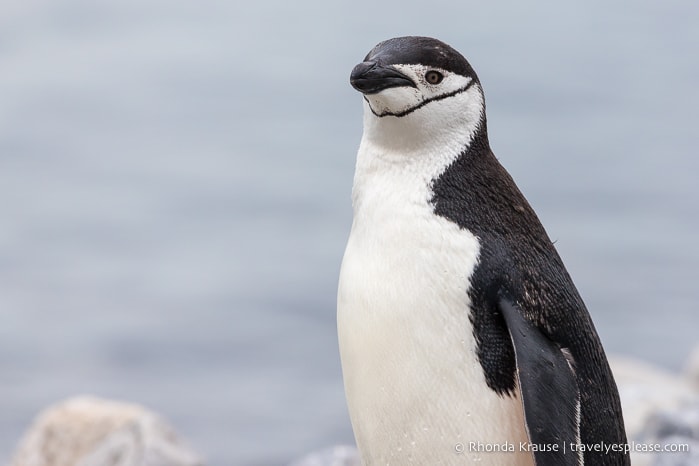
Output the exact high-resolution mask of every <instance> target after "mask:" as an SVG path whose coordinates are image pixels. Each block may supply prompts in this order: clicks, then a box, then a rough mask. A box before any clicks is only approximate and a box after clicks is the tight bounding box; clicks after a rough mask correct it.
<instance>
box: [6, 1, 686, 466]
mask: <svg viewBox="0 0 699 466" xmlns="http://www.w3.org/2000/svg"><path fill="white" fill-rule="evenodd" d="M698 24H699V3H697V2H686V1H666V2H654V1H639V2H633V3H629V2H626V3H625V4H624V5H621V4H617V3H614V2H603V1H601V0H597V1H586V2H583V1H576V2H572V3H571V2H564V3H561V2H554V1H544V2H534V3H532V2H517V1H514V0H511V1H504V2H490V3H488V4H487V5H486V4H485V2H446V1H432V2H416V3H413V4H408V3H407V2H404V1H402V2H399V1H390V2H384V3H383V4H381V5H377V4H376V3H375V2H372V1H368V0H360V1H352V2H336V3H335V4H333V3H332V2H323V1H319V0H300V1H297V2H283V1H270V2H258V3H254V2H224V1H219V2H214V1H204V2H186V1H177V0H175V1H172V0H169V1H164V0H162V1H148V2H142V1H136V0H124V1H120V2H118V3H117V2H112V3H111V4H107V3H106V2H104V3H103V2H91V1H87V0H64V1H60V2H55V1H54V2H50V1H43V0H33V1H25V2H18V1H8V2H4V3H3V5H2V6H0V321H1V322H2V323H1V325H0V368H1V372H0V374H1V375H0V413H1V414H0V461H3V460H4V459H7V458H9V456H10V455H11V452H12V450H13V448H14V446H15V444H16V442H17V441H18V439H19V437H20V435H21V433H22V431H23V430H24V429H25V428H26V427H27V425H28V423H29V421H30V420H31V418H32V416H33V415H34V414H35V413H36V412H37V411H38V410H40V409H41V408H43V407H44V406H46V405H47V404H49V403H52V402H55V401H57V400H60V399H62V398H65V397H67V396H71V395H74V394H79V393H92V394H96V395H100V396H105V397H111V398H116V399H125V400H131V401H135V402H139V403H143V404H145V405H146V406H148V407H151V408H152V409H154V410H156V411H158V412H159V413H161V414H162V415H164V416H165V417H166V418H168V419H169V420H170V421H171V422H172V423H173V424H174V425H175V427H176V429H177V430H179V431H180V432H181V433H182V434H183V435H184V436H185V437H186V438H187V439H189V441H190V442H191V443H192V444H193V446H194V448H195V449H196V450H198V451H200V452H201V453H202V454H203V455H204V456H206V458H207V459H208V460H209V463H210V464H211V465H219V466H223V465H278V464H284V463H285V462H287V461H289V460H291V459H293V458H295V457H297V456H299V455H302V454H303V453H305V452H308V451H310V450H313V449H316V448H320V447H324V446H327V445H330V444H335V443H345V442H351V441H352V435H351V429H350V425H349V421H348V417H347V412H346V408H345V403H344V397H343V392H342V382H341V372H340V365H339V358H338V354H337V342H336V334H335V315H334V312H335V311H334V306H335V304H334V301H335V287H336V280H337V274H338V269H339V264H340V260H341V256H342V252H343V248H344V242H345V240H346V237H347V234H348V231H349V226H350V222H351V209H350V201H349V193H350V189H351V183H352V172H353V164H354V155H355V151H356V147H357V145H358V142H359V137H360V134H361V100H360V97H359V95H358V94H356V93H355V92H354V91H353V90H352V89H351V88H350V86H349V85H348V75H349V71H350V70H351V68H352V67H353V66H354V64H355V63H357V62H359V61H360V60H361V58H362V57H363V56H364V55H365V54H366V52H367V51H368V50H369V49H370V48H371V47H372V46H373V45H374V44H375V43H376V42H378V41H379V40H382V39H385V38H388V37H392V36H397V35H407V34H419V35H431V36H435V37H439V38H441V39H443V40H445V41H446V42H448V43H450V44H452V45H453V46H455V47H456V48H457V49H459V50H461V51H462V52H463V53H464V54H465V55H466V56H467V57H468V58H469V60H470V61H471V63H472V65H473V66H474V68H475V69H476V70H477V72H478V73H479V76H480V78H481V81H482V82H483V84H484V88H485V91H486V99H487V103H488V118H489V130H490V131H489V132H490V136H491V143H492V146H493V148H494V151H495V153H496V154H497V155H498V157H499V158H500V160H501V161H502V163H503V164H504V165H505V166H506V167H507V168H508V170H509V171H510V172H511V173H512V175H513V176H514V178H515V179H516V180H517V182H518V183H519V185H520V188H521V189H522V190H523V191H524V192H525V194H526V195H527V197H528V198H529V200H530V202H531V203H532V204H533V206H534V207H535V209H536V210H537V212H538V213H539V215H540V217H541V219H542V221H543V223H544V224H545V225H546V227H547V229H548V231H549V234H550V236H551V237H552V238H553V239H555V240H556V241H557V243H556V244H557V247H558V249H559V251H560V253H561V255H562V256H563V258H564V261H565V262H566V264H567V266H568V269H569V271H570V273H571V274H572V276H573V278H574V280H575V281H576V284H577V286H578V288H579V289H580V292H581V293H582V295H583V297H584V298H585V300H586V302H587V304H588V307H589V309H590V312H591V313H592V316H593V318H594V320H595V322H596V325H597V327H598V330H599V333H600V335H601V337H602V339H603V342H604V344H605V346H606V348H607V350H608V352H610V353H617V354H618V353H621V354H627V355H632V356H637V357H641V358H644V359H647V360H649V361H651V362H654V363H657V364H661V365H663V366H665V367H668V368H671V369H679V368H680V367H681V364H682V362H683V360H684V358H685V357H686V355H687V353H688V352H689V351H690V349H691V348H692V347H693V346H694V344H695V343H697V341H698V340H699V338H698V337H697V335H696V334H697V328H699V314H698V313H697V304H698V301H699V292H698V291H697V289H698V288H697V285H696V279H697V273H696V266H697V263H698V259H699V257H698V256H699V248H697V243H696V231H697V228H698V227H699V220H698V214H699V207H698V204H697V195H698V194H699V183H697V172H698V170H699V161H698V158H697V151H696V149H695V147H696V145H697V143H698V142H699V137H698V136H697V129H696V128H697V123H698V122H699V118H698V117H699V111H698V110H697V109H698V108H699V97H698V95H699V93H698V92H697V89H696V86H697V83H698V82H699V60H698V59H697V53H696V52H697V50H698V49H699V47H698V46H699V27H697V25H698Z"/></svg>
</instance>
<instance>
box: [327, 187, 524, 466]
mask: <svg viewBox="0 0 699 466" xmlns="http://www.w3.org/2000/svg"><path fill="white" fill-rule="evenodd" d="M384 181H385V182H386V183H391V179H386V180H384ZM374 186H380V187H381V189H382V190H381V191H379V190H378V187H377V189H376V191H375V192H371V191H365V192H363V196H362V199H361V205H360V206H355V207H357V209H356V211H355V220H354V223H353V226H352V232H351V234H350V238H349V241H348V244H347V249H346V251H345V256H344V259H343V263H342V271H341V273H340V283H339V290H338V316H337V318H338V334H339V342H340V354H341V358H342V369H343V375H344V382H345V391H346V395H347V402H348V407H349V412H350V417H351V420H352V427H353V429H354V434H355V437H356V440H357V445H358V447H359V450H360V452H361V456H362V460H363V462H364V465H365V466H373V465H376V466H379V465H380V466H383V465H397V466H402V465H406V464H416V465H421V466H422V465H425V466H436V465H452V464H453V465H457V464H458V465H463V464H469V463H470V462H478V464H481V465H500V466H501V465H520V464H521V465H525V464H526V465H530V464H532V457H531V453H527V452H523V453H519V442H527V436H526V431H525V427H524V421H523V414H522V406H521V402H520V399H519V396H518V394H517V396H515V397H507V396H505V397H502V396H498V395H497V394H496V393H495V392H494V391H493V390H491V389H490V388H488V387H487V385H486V382H485V377H484V375H483V369H482V367H481V365H480V363H479V362H478V360H477V357H476V343H475V340H474V336H473V331H472V327H471V323H470V321H469V317H468V315H469V305H470V302H469V297H468V294H467V289H468V286H469V280H470V275H471V272H472V271H473V269H474V267H475V264H476V262H477V257H478V250H479V246H478V240H477V239H476V238H475V237H474V236H473V235H471V234H470V233H469V232H467V231H464V230H460V229H459V228H458V227H457V226H456V225H455V224H453V223H452V222H449V221H447V220H446V219H443V218H441V217H437V216H435V215H434V214H433V213H432V211H431V207H430V206H429V204H428V202H427V199H428V195H429V193H427V192H425V191H424V190H423V192H422V193H419V192H416V190H415V189H412V190H411V194H410V197H413V195H415V197H414V198H413V199H412V200H411V199H406V198H405V197H404V196H403V197H401V196H402V193H403V194H404V193H405V190H401V189H398V190H395V189H393V190H392V189H391V188H392V187H391V186H385V183H384V184H383V185H382V184H381V183H379V184H374ZM386 188H388V189H387V190H386ZM393 188H395V187H393ZM367 189H370V188H367ZM401 191H402V193H401ZM418 191H419V190H418ZM508 443H509V444H511V445H513V447H514V449H515V451H516V452H515V453H511V452H506V453H497V452H483V451H474V450H476V448H474V447H479V446H480V447H479V448H480V449H481V450H482V449H484V448H489V449H491V450H492V449H493V448H494V447H493V446H494V445H496V444H497V445H500V448H502V446H503V445H505V446H506V445H507V444H508Z"/></svg>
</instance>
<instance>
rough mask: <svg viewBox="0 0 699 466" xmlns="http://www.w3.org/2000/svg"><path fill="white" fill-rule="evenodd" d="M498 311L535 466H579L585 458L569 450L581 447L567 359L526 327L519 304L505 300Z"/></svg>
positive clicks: (576, 395) (538, 332)
mask: <svg viewBox="0 0 699 466" xmlns="http://www.w3.org/2000/svg"><path fill="white" fill-rule="evenodd" d="M499 307H500V311H501V312H502V315H503V317H504V318H505V322H506V324H507V329H508V331H509V333H510V338H511V339H512V346H513V347H514V352H515V361H516V364H517V382H518V385H519V391H520V394H521V397H522V405H523V407H524V419H525V424H526V429H527V434H528V436H529V442H530V443H531V444H534V448H532V449H531V451H533V455H534V461H535V463H536V466H549V465H550V466H567V465H571V466H572V465H579V464H581V462H582V455H581V453H580V452H578V451H571V447H570V445H571V444H576V443H579V441H580V440H579V437H580V434H579V416H580V391H579V390H578V384H577V381H576V378H575V369H574V366H573V364H572V361H570V362H569V357H570V356H569V354H567V353H566V352H564V351H565V350H563V349H562V348H561V347H560V346H559V345H558V344H556V342H554V341H552V340H551V339H549V338H548V337H547V336H546V335H545V334H544V333H543V332H542V331H541V329H539V328H538V327H537V326H536V325H535V324H534V323H532V322H530V321H528V320H527V319H526V318H525V317H524V315H523V313H522V310H521V308H520V307H519V306H518V305H517V304H516V303H514V302H513V301H511V300H510V299H507V298H504V297H501V298H500V301H499ZM556 446H557V447H556ZM554 448H555V450H554Z"/></svg>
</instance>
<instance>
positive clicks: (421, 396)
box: [337, 37, 629, 466]
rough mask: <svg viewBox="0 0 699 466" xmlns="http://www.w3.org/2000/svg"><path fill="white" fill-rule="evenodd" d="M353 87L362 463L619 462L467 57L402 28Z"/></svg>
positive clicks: (353, 357)
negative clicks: (358, 133) (360, 119)
mask: <svg viewBox="0 0 699 466" xmlns="http://www.w3.org/2000/svg"><path fill="white" fill-rule="evenodd" d="M350 82H351V84H352V86H353V87H354V88H355V89H357V90H358V91H360V92H361V93H362V94H363V97H364V132H363V136H362V140H361V143H360V146H359V151H358V154H357V162H356V171H355V177H354V185H353V190H352V204H353V210H354V219H353V223H352V229H351V233H350V236H349V240H348V243H347V248H346V250H345V254H344V258H343V261H342V268H341V272H340V280H339V287H338V315H337V319H338V337H339V343H340V355H341V360H342V370H343V377H344V384H345V391H346V396H347V403H348V408H349V412H350V417H351V420H352V427H353V430H354V434H355V437H356V441H357V445H358V447H359V450H360V454H361V457H362V461H363V463H364V465H365V466H373V465H376V466H384V465H391V466H394V465H396V466H404V465H407V464H416V465H421V466H423V465H424V466H437V465H462V464H469V463H471V462H477V463H478V464H481V465H498V466H502V465H532V464H536V465H537V466H543V465H551V466H553V465H555V466H561V465H581V464H585V465H594V466H596V465H627V464H629V458H628V454H627V453H625V452H624V451H623V448H624V446H625V445H626V436H625V433H624V425H623V419H622V414H621V406H620V402H619V396H618V392H617V388H616V384H615V382H614V378H613V376H612V373H611V371H610V369H609V364H608V363H607V359H606V356H605V354H604V351H603V349H602V345H601V343H600V339H599V337H598V335H597V332H596V331H595V328H594V326H593V324H592V321H591V319H590V316H589V314H588V312H587V310H586V308H585V304H584V303H583V301H582V299H581V297H580V295H579V294H578V292H577V290H576V288H575V285H574V284H573V282H572V280H571V278H570V276H569V275H568V273H567V271H566V269H565V266H564V265H563V263H562V261H561V258H560V257H559V255H558V253H557V252H556V250H555V248H554V246H553V244H552V242H551V240H550V239H549V237H548V235H547V234H546V231H545V230H544V228H543V226H542V225H541V223H540V222H539V220H538V218H537V216H536V214H535V213H534V211H533V210H532V208H531V207H530V205H529V203H528V202H527V201H526V199H525V198H524V196H523V195H522V194H521V192H520V191H519V189H518V188H517V186H516V185H515V183H514V181H513V180H512V178H511V177H510V175H509V174H508V173H507V172H506V171H505V169H504V168H503V167H502V166H501V165H500V164H499V162H498V161H497V159H496V158H495V156H494V155H493V153H492V151H491V149H490V145H489V142H488V133H487V126H486V115H485V102H484V97H483V90H482V88H481V84H480V81H479V80H478V77H477V76H476V73H475V72H474V71H473V69H472V68H471V66H470V65H469V63H468V62H467V61H466V59H465V58H464V57H463V56H462V55H461V54H459V52H457V51H456V50H454V49H453V48H451V47H450V46H448V45H446V44H444V43H442V42H440V41H438V40H436V39H431V38H427V37H400V38H395V39H390V40H387V41H384V42H381V43H379V44H378V45H377V46H376V47H374V49H373V50H371V51H370V52H369V54H368V55H367V56H366V58H365V59H364V61H363V62H362V63H360V64H358V65H357V66H356V67H355V68H354V70H353V71H352V73H351V77H350ZM577 445H583V446H589V447H594V445H603V446H604V445H616V447H614V448H609V449H607V451H602V452H600V451H596V449H595V448H585V447H583V448H580V447H577V448H576V446H577ZM509 446H511V447H512V450H514V451H512V450H510V448H509ZM493 450H495V451H493ZM616 450H621V451H616Z"/></svg>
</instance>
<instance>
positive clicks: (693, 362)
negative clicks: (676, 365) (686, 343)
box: [684, 346, 699, 391]
mask: <svg viewBox="0 0 699 466" xmlns="http://www.w3.org/2000/svg"><path fill="white" fill-rule="evenodd" d="M684 371H685V374H686V376H687V380H689V383H690V384H691V385H692V387H694V389H695V390H697V391H699V346H697V347H695V348H694V351H692V354H690V355H689V359H688V360H687V363H686V364H685V367H684Z"/></svg>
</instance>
